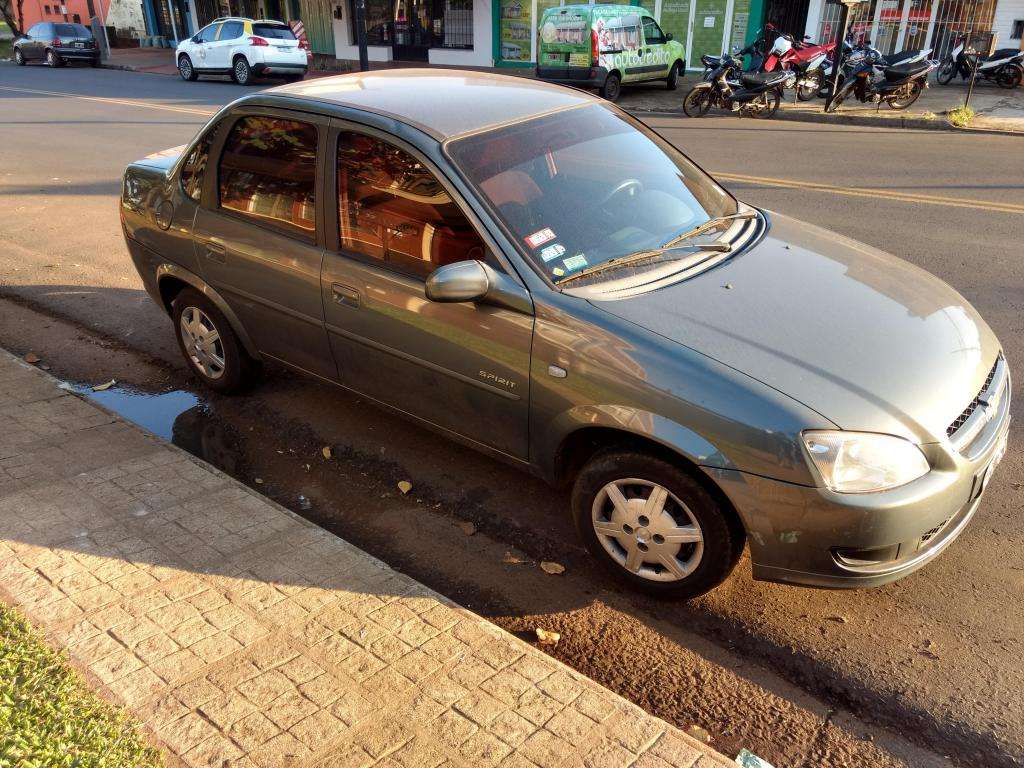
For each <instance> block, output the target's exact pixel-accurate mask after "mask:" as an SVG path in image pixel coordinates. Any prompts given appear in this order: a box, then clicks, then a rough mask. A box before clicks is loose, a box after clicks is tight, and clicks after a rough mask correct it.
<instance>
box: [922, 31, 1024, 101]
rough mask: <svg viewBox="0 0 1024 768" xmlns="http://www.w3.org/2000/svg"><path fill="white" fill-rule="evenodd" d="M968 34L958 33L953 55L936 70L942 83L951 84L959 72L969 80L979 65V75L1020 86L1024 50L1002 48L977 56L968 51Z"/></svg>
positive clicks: (982, 78) (1023, 64)
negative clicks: (988, 54)
mask: <svg viewBox="0 0 1024 768" xmlns="http://www.w3.org/2000/svg"><path fill="white" fill-rule="evenodd" d="M966 47H967V36H966V35H958V36H957V38H956V41H955V42H954V44H953V49H952V50H951V51H950V52H949V56H948V57H946V60H945V61H944V62H942V67H941V69H939V71H938V72H937V73H936V74H935V80H936V81H937V82H938V83H939V84H940V85H949V84H950V83H951V82H952V81H953V78H954V77H956V75H958V74H959V75H960V79H961V80H967V79H968V78H970V76H971V72H972V71H973V70H975V69H977V77H978V78H979V79H981V80H991V81H993V82H995V84H996V85H998V86H999V87H1001V88H1016V87H1017V86H1018V85H1020V81H1021V79H1022V78H1024V51H1021V50H1018V49H1016V48H1000V49H999V50H998V51H996V52H995V53H993V54H992V55H991V56H985V57H981V56H976V55H969V54H967V53H965V50H966Z"/></svg>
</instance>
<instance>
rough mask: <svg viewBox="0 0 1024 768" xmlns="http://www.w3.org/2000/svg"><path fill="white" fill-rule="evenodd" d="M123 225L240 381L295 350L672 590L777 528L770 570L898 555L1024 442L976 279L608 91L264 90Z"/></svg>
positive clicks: (466, 83)
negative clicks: (736, 172) (556, 496)
mask: <svg viewBox="0 0 1024 768" xmlns="http://www.w3.org/2000/svg"><path fill="white" fill-rule="evenodd" d="M439 94H443V98H441V97H439ZM121 217H122V221H123V226H124V233H125V237H126V239H127V243H128V248H129V251H130V253H131V256H132V259H133V260H134V262H135V266H136V268H137V269H138V271H139V274H140V275H141V276H142V279H143V282H144V284H145V286H146V289H147V290H148V291H149V293H150V294H151V296H152V297H153V299H154V300H155V301H156V302H157V303H158V304H159V305H160V306H161V307H162V308H164V309H165V310H166V311H167V312H168V313H169V314H170V315H171V316H172V317H173V321H174V329H175V333H176V335H177V338H178V342H179V344H180V347H181V350H182V352H183V353H184V357H185V359H186V360H187V361H188V364H189V366H191V368H192V369H193V371H194V372H195V373H196V374H197V375H198V376H199V377H200V378H201V379H202V380H203V381H204V382H206V383H207V384H208V385H209V386H210V387H212V388H213V389H216V390H218V391H221V392H231V391H235V390H238V389H239V388H241V387H243V386H244V385H246V384H248V383H250V382H251V381H252V380H253V377H254V375H255V373H256V371H257V369H258V368H259V365H260V363H261V361H264V360H273V361H277V362H280V363H283V364H285V365H287V366H290V367H292V368H293V369H295V370H298V371H302V372H304V373H307V374H310V375H312V376H315V377H318V378H320V379H322V380H326V381H330V382H335V383H337V384H339V385H341V386H342V387H344V388H346V389H348V390H351V391H353V392H358V393H359V394H360V395H361V396H364V397H367V398H370V399H372V400H375V401H376V402H378V403H380V404H382V405H384V406H387V407H390V408H392V409H394V410H397V411H399V412H400V413H402V414H405V415H407V416H409V417H411V418H413V419H416V420H418V421H419V422H420V423H423V424H426V425H428V426H430V427H431V428H433V429H436V430H438V431H440V432H442V433H444V434H446V435H449V436H451V437H454V438H456V439H458V440H461V441H463V442H465V443H467V444H469V445H471V446H474V447H476V448H479V449H480V450H483V451H485V452H487V453H489V454H491V455H493V456H496V457H499V458H501V459H504V460H506V461H508V462H511V463H512V464H515V465H517V466H520V467H523V468H524V469H527V470H530V471H533V472H534V473H536V474H538V475H540V476H541V477H543V478H545V479H547V480H549V481H550V482H552V483H557V484H565V485H571V486H572V512H573V515H574V517H575V520H576V524H577V526H578V528H579V531H580V533H581V535H582V537H583V539H584V541H585V542H586V544H587V545H588V547H589V548H590V550H591V551H592V552H593V553H594V554H595V555H596V556H597V557H598V558H600V559H601V560H603V561H604V563H605V564H606V565H607V566H609V567H610V568H611V569H612V570H613V571H614V572H616V573H617V574H618V575H619V576H621V577H622V578H623V579H625V580H627V581H628V582H629V583H631V584H633V585H635V586H638V587H641V588H644V589H646V590H648V591H651V592H654V593H657V594H664V595H673V596H692V595H696V594H699V593H701V592H704V591H707V590H708V589H711V588H712V587H714V586H715V585H716V584H718V583H719V582H721V581H722V580H723V579H724V578H725V577H726V576H727V575H728V574H729V572H730V571H731V570H732V568H733V566H734V565H735V563H736V561H737V560H738V559H739V557H740V554H741V552H742V551H743V548H744V545H745V543H747V544H749V547H750V554H751V560H752V563H753V573H754V577H755V578H757V579H767V580H773V581H784V582H790V583H795V584H806V585H813V586H828V587H857V586H871V585H877V584H882V583H885V582H888V581H892V580H894V579H897V578H899V577H901V576H903V575H905V574H907V573H909V572H911V571H913V570H914V569H916V568H919V567H921V566H922V565H924V564H925V563H926V562H928V561H929V560H931V559H932V558H934V557H935V556H936V555H937V554H939V552H941V551H942V550H943V549H944V548H945V547H946V546H947V545H948V544H949V543H950V542H951V541H953V539H954V538H955V537H956V536H957V535H958V534H959V533H960V532H961V531H962V530H963V529H964V527H965V526H966V525H967V523H968V521H969V520H970V519H971V516H972V515H973V514H974V512H975V510H976V509H977V508H978V504H979V501H980V499H981V496H982V493H983V491H984V489H985V487H986V485H987V483H988V481H989V479H990V478H991V476H992V472H993V470H994V467H995V465H996V464H997V463H998V461H999V459H1000V458H1001V457H1002V454H1003V452H1004V450H1005V446H1006V436H1007V431H1008V427H1009V422H1010V414H1009V403H1010V376H1009V372H1008V368H1007V364H1006V361H1005V360H1004V358H1003V354H1002V351H1001V349H1000V345H999V342H998V340H997V339H996V338H995V336H994V335H993V333H992V331H991V330H990V329H989V327H988V326H987V325H986V324H985V321H984V320H982V318H981V317H980V316H979V315H978V313H977V312H976V311H975V310H974V309H973V308H972V307H971V305H970V304H968V303H967V301H965V300H964V299H963V297H961V296H960V295H959V294H957V293H956V292H955V291H954V290H953V289H952V288H950V287H949V286H947V285H946V284H945V283H943V282H942V281H940V280H938V279H937V278H935V277H933V276H932V275H930V274H928V273H927V272H925V271H923V270H921V269H918V268H917V267H914V266H911V265H910V264H907V263H905V262H903V261H900V260H899V259H896V258H894V257H892V256H889V255H887V254H885V253H881V252H880V251H878V250H876V249H873V248H870V247H868V246H866V245H862V244H860V243H857V242H854V241H852V240H849V239H847V238H844V237H841V236H839V235H836V234H834V233H831V232H827V231H825V230H822V229H818V228H816V227H812V226H809V225H807V224H801V223H799V222H797V221H793V220H792V219H788V218H786V217H784V216H779V215H776V214H774V213H770V212H767V211H761V210H757V209H755V208H752V207H750V206H748V205H745V204H743V203H742V202H739V201H738V200H736V199H735V198H733V197H732V195H730V194H729V193H728V192H727V191H726V190H724V189H723V188H722V187H720V186H719V185H718V184H716V183H715V181H714V179H712V178H711V177H710V176H708V175H707V174H706V173H704V172H703V171H702V170H700V169H699V168H698V167H697V166H695V165H694V164H693V163H692V162H691V161H690V160H688V159H687V158H686V157H685V156H684V155H683V154H681V153H680V152H679V151H678V150H677V149H676V148H674V147H673V146H672V145H670V144H669V143H667V142H666V141H664V140H663V139H662V138H660V137H659V136H658V135H657V134H655V133H654V132H652V131H651V130H650V129H649V128H647V127H645V126H644V125H643V124H642V123H640V122H638V121H637V120H635V119H633V118H632V117H630V116H629V115H628V114H626V113H625V112H622V111H621V110H619V109H617V108H616V107H615V106H613V105H611V104H608V103H607V102H604V101H601V100H599V99H597V98H595V97H593V96H590V95H588V94H586V93H583V92H581V91H576V90H570V89H567V88H562V87H559V86H555V85H550V84H546V83H542V82H537V81H531V80H526V79H522V78H514V77H503V76H499V75H493V74H481V73H470V72H444V73H440V72H436V71H416V70H394V71H390V72H374V73H366V74H360V75H345V76H341V77H335V78H326V79H322V80H315V81H312V82H307V83H303V84H295V85H290V86H284V87H281V88H276V89H272V90H269V91H264V92H262V93H259V94H254V95H252V96H247V97H245V98H243V99H239V100H238V101H236V102H234V103H233V104H231V105H229V106H227V107H225V108H224V109H223V110H221V111H220V112H219V113H218V114H217V115H216V116H215V117H214V118H213V120H212V121H211V122H210V123H209V124H208V125H207V127H206V128H204V129H203V130H202V131H201V132H200V134H199V135H198V136H197V137H196V139H195V140H194V141H193V142H192V144H191V145H189V146H188V147H183V148H178V149H174V150H167V151H164V152H161V153H158V154H156V155H153V156H151V157H148V158H145V159H143V160H140V161H138V162H136V163H134V164H132V165H131V166H129V168H128V169H127V171H126V172H125V177H124V188H123V195H122V200H121Z"/></svg>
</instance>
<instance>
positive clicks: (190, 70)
mask: <svg viewBox="0 0 1024 768" xmlns="http://www.w3.org/2000/svg"><path fill="white" fill-rule="evenodd" d="M178 74H179V75H181V79H182V80H186V81H188V82H190V83H194V82H195V81H196V80H198V79H199V73H198V72H196V68H195V67H194V66H193V65H192V59H191V58H190V57H189V55H188V54H187V53H183V54H182V55H181V56H180V57H179V58H178Z"/></svg>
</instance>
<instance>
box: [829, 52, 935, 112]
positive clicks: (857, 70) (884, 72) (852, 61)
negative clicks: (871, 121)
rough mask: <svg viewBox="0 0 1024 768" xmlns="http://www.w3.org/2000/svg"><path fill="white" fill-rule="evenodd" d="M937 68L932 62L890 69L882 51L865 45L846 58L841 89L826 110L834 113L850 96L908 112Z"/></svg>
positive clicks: (918, 62)
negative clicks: (883, 103)
mask: <svg viewBox="0 0 1024 768" xmlns="http://www.w3.org/2000/svg"><path fill="white" fill-rule="evenodd" d="M938 65H939V62H937V61H934V60H931V61H916V62H912V63H910V64H900V65H899V66H895V67H893V66H889V65H888V64H887V63H886V61H885V57H884V56H883V55H882V53H881V52H880V51H878V50H877V49H875V48H871V47H870V44H869V43H865V45H864V46H863V47H861V48H858V49H856V50H854V51H853V52H852V53H850V54H849V55H848V56H847V57H846V61H845V63H844V64H843V71H842V74H841V76H840V83H839V88H838V89H837V90H836V93H835V95H834V96H833V97H832V101H831V102H830V103H829V104H828V105H827V111H829V112H835V111H836V110H837V109H838V108H839V105H840V104H841V103H842V102H843V101H844V100H845V99H846V98H847V97H849V96H850V94H853V95H854V96H856V98H857V99H858V100H859V101H861V102H864V103H872V104H881V103H882V102H885V103H886V104H887V105H888V106H889V107H890V108H891V109H906V108H907V107H909V106H910V105H911V104H913V103H914V102H915V101H917V99H918V97H919V96H920V95H921V92H922V91H923V90H924V89H925V88H927V87H928V73H929V72H931V71H932V70H934V69H936V68H937V67H938Z"/></svg>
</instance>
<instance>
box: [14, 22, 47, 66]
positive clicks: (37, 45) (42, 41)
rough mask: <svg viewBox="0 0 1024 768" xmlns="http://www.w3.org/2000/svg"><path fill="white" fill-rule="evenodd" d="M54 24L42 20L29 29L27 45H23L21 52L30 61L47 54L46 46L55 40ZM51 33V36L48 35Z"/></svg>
mask: <svg viewBox="0 0 1024 768" xmlns="http://www.w3.org/2000/svg"><path fill="white" fill-rule="evenodd" d="M52 27H53V25H52V24H48V23H47V22H41V23H39V24H36V25H35V26H33V27H32V28H31V29H30V30H29V31H28V35H29V41H28V45H27V46H22V49H21V53H22V55H23V56H24V57H25V58H26V59H27V60H29V61H32V60H37V59H42V58H44V57H45V56H46V46H47V44H48V43H49V42H50V41H51V40H53V30H52ZM47 35H49V37H47Z"/></svg>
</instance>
